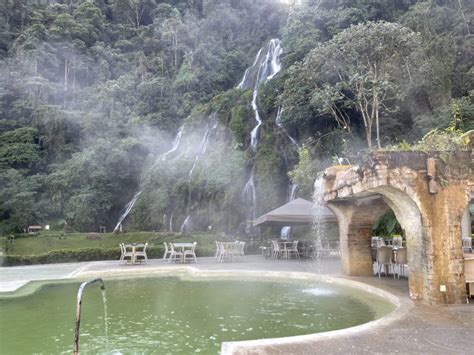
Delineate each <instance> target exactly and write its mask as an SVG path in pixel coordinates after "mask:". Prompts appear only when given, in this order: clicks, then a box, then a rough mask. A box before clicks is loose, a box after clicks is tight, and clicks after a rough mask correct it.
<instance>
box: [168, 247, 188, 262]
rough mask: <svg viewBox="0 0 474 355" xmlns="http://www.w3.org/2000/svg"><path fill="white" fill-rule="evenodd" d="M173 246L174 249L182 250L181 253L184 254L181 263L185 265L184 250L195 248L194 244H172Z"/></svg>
mask: <svg viewBox="0 0 474 355" xmlns="http://www.w3.org/2000/svg"><path fill="white" fill-rule="evenodd" d="M171 244H173V249H181V252H182V253H183V257H182V258H181V262H182V263H183V264H184V263H185V261H186V260H185V259H184V250H185V249H186V248H192V247H193V243H171Z"/></svg>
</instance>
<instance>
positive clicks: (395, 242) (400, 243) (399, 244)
mask: <svg viewBox="0 0 474 355" xmlns="http://www.w3.org/2000/svg"><path fill="white" fill-rule="evenodd" d="M392 245H393V246H394V247H397V248H401V247H403V238H402V237H393V241H392Z"/></svg>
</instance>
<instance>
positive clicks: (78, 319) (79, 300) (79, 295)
mask: <svg viewBox="0 0 474 355" xmlns="http://www.w3.org/2000/svg"><path fill="white" fill-rule="evenodd" d="M95 282H98V283H100V284H101V285H100V289H101V290H105V284H104V281H103V280H102V279H101V278H97V279H94V280H90V281H86V282H83V283H82V284H81V286H79V290H78V291H77V303H76V328H75V331H74V347H73V351H74V355H78V354H79V328H80V326H81V304H82V293H83V292H84V289H85V288H86V287H87V286H89V285H92V284H93V283H95Z"/></svg>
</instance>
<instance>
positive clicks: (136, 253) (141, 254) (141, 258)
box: [135, 243, 148, 264]
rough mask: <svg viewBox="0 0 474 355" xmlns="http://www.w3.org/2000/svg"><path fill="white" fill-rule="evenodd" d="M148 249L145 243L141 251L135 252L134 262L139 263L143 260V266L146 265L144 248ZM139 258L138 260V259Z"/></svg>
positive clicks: (146, 259) (146, 258)
mask: <svg viewBox="0 0 474 355" xmlns="http://www.w3.org/2000/svg"><path fill="white" fill-rule="evenodd" d="M147 247H148V243H145V246H144V247H143V250H142V251H135V261H140V263H141V262H142V260H145V264H148V257H147V255H146V248H147ZM139 257H140V259H139Z"/></svg>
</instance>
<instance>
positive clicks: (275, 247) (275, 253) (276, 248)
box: [272, 240, 285, 259]
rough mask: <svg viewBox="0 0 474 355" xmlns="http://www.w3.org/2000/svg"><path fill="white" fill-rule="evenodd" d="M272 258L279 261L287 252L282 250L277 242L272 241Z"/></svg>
mask: <svg viewBox="0 0 474 355" xmlns="http://www.w3.org/2000/svg"><path fill="white" fill-rule="evenodd" d="M272 248H273V250H272V258H273V259H277V258H278V257H279V256H282V255H283V253H284V252H285V251H284V250H282V249H281V248H280V244H279V243H278V241H277V240H272Z"/></svg>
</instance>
